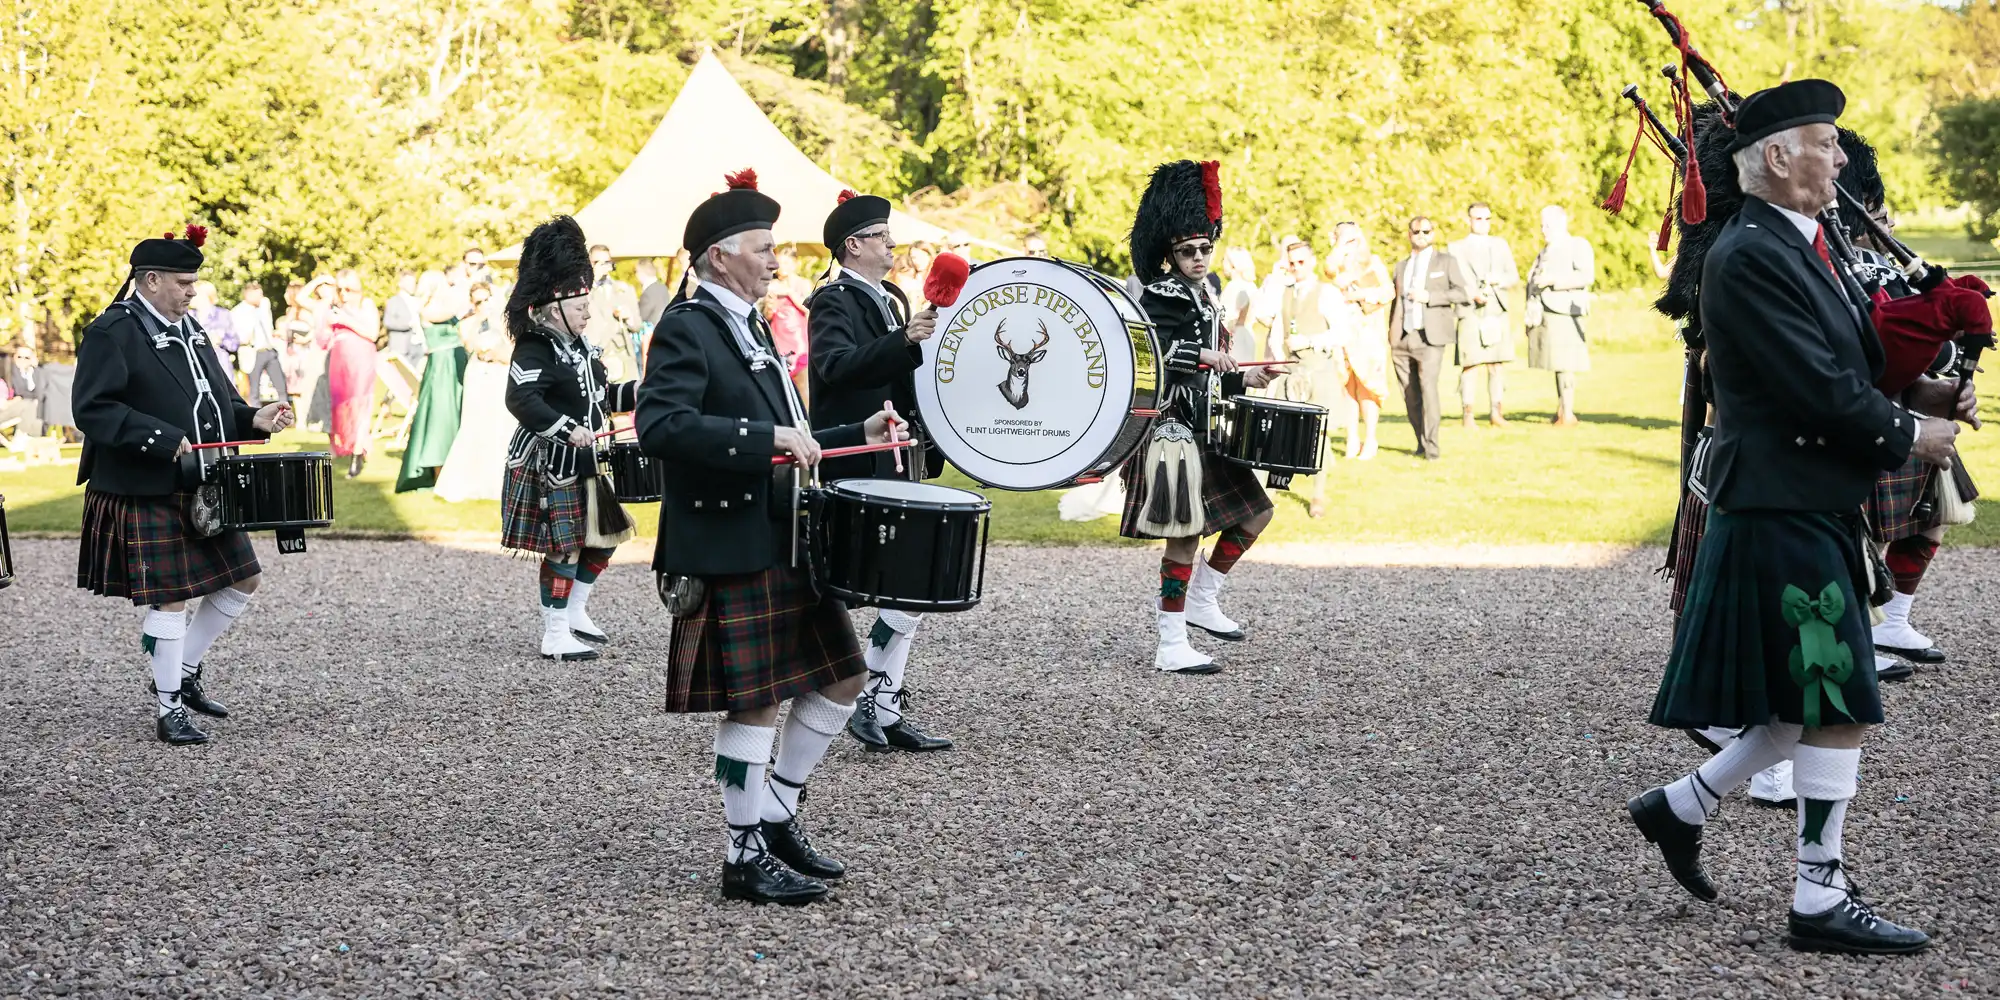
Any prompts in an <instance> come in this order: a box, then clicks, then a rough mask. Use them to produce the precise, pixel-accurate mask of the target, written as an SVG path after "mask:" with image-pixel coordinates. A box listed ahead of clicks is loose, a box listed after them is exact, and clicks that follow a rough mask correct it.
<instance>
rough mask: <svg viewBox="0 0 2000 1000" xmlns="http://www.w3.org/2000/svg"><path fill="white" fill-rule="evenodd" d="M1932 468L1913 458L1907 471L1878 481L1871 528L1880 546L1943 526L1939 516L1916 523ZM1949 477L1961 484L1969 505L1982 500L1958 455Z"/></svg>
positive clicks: (1870, 500)
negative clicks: (1918, 507) (1918, 509)
mask: <svg viewBox="0 0 2000 1000" xmlns="http://www.w3.org/2000/svg"><path fill="white" fill-rule="evenodd" d="M1930 468H1931V466H1930V465H1929V464H1928V463H1926V462H1925V461H1924V460H1923V459H1921V458H1917V457H1915V456H1911V458H1910V460H1909V461H1907V462H1904V463H1903V467H1902V468H1900V469H1897V470H1895V471H1893V472H1885V473H1883V474H1882V477H1881V478H1880V479H1877V480H1875V492H1874V493H1873V494H1872V495H1870V496H1869V498H1868V524H1869V526H1870V527H1871V528H1872V529H1873V530H1874V533H1875V540H1876V541H1878V542H1895V541H1901V540H1902V539H1905V538H1909V537H1911V536H1913V535H1920V534H1923V533H1924V532H1925V531H1927V530H1929V529H1931V528H1935V527H1937V526H1938V524H1939V516H1938V515H1935V514H1934V515H1932V517H1931V519H1930V520H1929V521H1918V520H1917V519H1916V516H1915V514H1916V506H1917V501H1918V500H1919V499H1921V498H1922V496H1923V493H1924V480H1925V478H1927V476H1926V474H1927V473H1928V472H1929V471H1930ZM1949 475H1950V476H1951V477H1952V479H1953V480H1954V481H1956V482H1957V484H1958V493H1959V495H1960V496H1962V497H1964V498H1965V501H1966V502H1967V503H1971V502H1972V501H1973V500H1976V499H1978V498H1979V489H1978V487H1976V486H1974V485H1973V483H1972V477H1971V476H1970V475H1968V474H1967V473H1966V471H1965V463H1964V462H1962V461H1959V460H1957V457H1956V456H1955V455H1954V457H1953V461H1952V463H1951V472H1950V473H1949Z"/></svg>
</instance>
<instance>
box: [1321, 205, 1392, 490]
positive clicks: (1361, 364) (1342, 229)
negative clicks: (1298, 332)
mask: <svg viewBox="0 0 2000 1000" xmlns="http://www.w3.org/2000/svg"><path fill="white" fill-rule="evenodd" d="M1325 276H1326V282H1327V284H1329V285H1332V286H1333V287H1334V288H1335V289H1336V290H1338V291H1339V292H1340V300H1341V311H1342V312H1343V313H1344V314H1345V316H1346V318H1345V320H1344V321H1343V322H1344V323H1345V324H1346V326H1347V329H1348V334H1347V384H1346V385H1345V386H1343V387H1342V392H1343V396H1344V398H1345V401H1346V405H1345V406H1344V407H1343V408H1342V409H1343V410H1344V413H1343V416H1345V417H1346V418H1347V457H1348V458H1354V459H1360V460H1362V461H1367V460H1368V459H1371V458H1374V457H1375V451H1376V447H1377V445H1376V438H1375V429H1376V424H1377V423H1379V422H1380V420H1381V417H1382V401H1383V400H1384V399H1387V398H1388V397H1389V300H1390V299H1392V298H1395V296H1396V287H1395V282H1393V281H1391V280H1390V279H1389V268H1388V267H1387V266H1386V265H1384V264H1383V263H1382V258H1380V257H1377V256H1376V255H1375V253H1374V251H1372V250H1370V249H1368V234H1366V233H1364V232H1363V231H1362V230H1361V224H1360V223H1358V222H1343V223H1341V224H1340V225H1338V226H1336V227H1334V230H1333V251H1332V252H1331V253H1329V254H1327V256H1326V273H1325ZM1357 420H1358V422H1359V427H1357V426H1356V423H1357ZM1357 430H1359V431H1360V442H1359V446H1358V447H1357V445H1356V440H1355V438H1356V434H1355V432H1356V431H1357Z"/></svg>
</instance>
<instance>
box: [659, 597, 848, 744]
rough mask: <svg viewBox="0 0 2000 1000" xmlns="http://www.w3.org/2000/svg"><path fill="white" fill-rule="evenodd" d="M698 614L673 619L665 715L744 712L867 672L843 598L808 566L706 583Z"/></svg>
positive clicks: (668, 657)
mask: <svg viewBox="0 0 2000 1000" xmlns="http://www.w3.org/2000/svg"><path fill="white" fill-rule="evenodd" d="M706 583H707V584H708V598H707V600H706V601H705V602H704V603H703V604H702V607H701V610H700V611H697V612H695V613H694V614H692V615H689V616H688V617H686V618H681V619H677V620H675V622H674V632H673V638H672V640H671V643H670V645H669V649H668V655H667V696H666V710H667V711H669V712H673V713H677V714H683V715H684V714H689V713H693V712H745V711H750V710H752V709H758V708H764V707H765V706H768V705H776V704H779V703H781V702H784V701H786V700H789V699H791V698H796V697H798V696H799V695H802V694H805V693H806V692H808V691H817V690H819V689H821V688H823V687H826V686H827V685H829V684H832V683H835V682H836V681H841V680H845V679H847V678H849V677H853V676H854V675H856V674H859V673H861V672H862V671H864V670H866V669H868V668H867V666H866V665H865V664H864V663H863V662H862V660H861V646H860V644H859V643H858V642H856V641H855V638H854V623H853V621H852V620H850V619H849V618H848V617H847V607H846V605H843V604H842V603H841V602H840V601H838V600H836V599H834V598H832V597H825V596H821V595H818V594H815V593H814V592H813V588H812V580H811V578H810V577H809V576H808V575H807V574H806V571H805V570H803V569H793V568H791V567H790V566H774V567H772V568H770V569H767V570H764V571H763V572H761V573H744V574H739V575H734V576H718V577H711V578H709V579H708V580H707V581H706Z"/></svg>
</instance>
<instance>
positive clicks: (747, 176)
mask: <svg viewBox="0 0 2000 1000" xmlns="http://www.w3.org/2000/svg"><path fill="white" fill-rule="evenodd" d="M722 183H724V184H727V185H729V190H731V191H740V190H745V189H748V190H751V191H755V190H757V171H756V169H755V168H752V167H744V168H743V169H741V170H738V171H736V172H735V173H733V174H724V175H723V176H722Z"/></svg>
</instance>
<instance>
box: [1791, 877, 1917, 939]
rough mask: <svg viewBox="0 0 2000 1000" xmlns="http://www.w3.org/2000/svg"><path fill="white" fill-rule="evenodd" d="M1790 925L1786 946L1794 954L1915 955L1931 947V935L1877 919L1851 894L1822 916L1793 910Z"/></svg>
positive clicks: (1873, 912) (1873, 913)
mask: <svg viewBox="0 0 2000 1000" xmlns="http://www.w3.org/2000/svg"><path fill="white" fill-rule="evenodd" d="M1789 923H1790V930H1791V937H1790V939H1789V941H1788V942H1787V943H1788V944H1790V945H1791V946H1792V948H1793V950H1795V951H1830V952H1837V953H1840V954H1845V955H1914V954H1916V953H1917V952H1920V951H1923V950H1924V949H1926V948H1929V947H1930V946H1931V938H1930V935H1928V934H1925V933H1924V932H1923V931H1920V930H1917V929H1916V928H1914V927H1904V926H1903V925H1902V924H1899V923H1896V922H1894V921H1891V920H1884V919H1882V918H1881V917H1878V916H1876V915H1875V911H1874V910H1873V909H1871V908H1870V907H1869V906H1868V904H1867V903H1864V902H1862V901H1861V899H1860V897H1858V896H1856V895H1854V893H1853V891H1852V890H1849V891H1848V894H1847V898H1846V899H1843V900H1841V901H1840V902H1839V903H1838V904H1837V905H1835V906H1834V907H1833V909H1830V910H1828V911H1826V912H1825V913H1820V914H1814V915H1812V916H1807V915H1806V914H1803V913H1800V912H1799V911H1797V910H1793V911H1792V916H1791V920H1790V921H1789Z"/></svg>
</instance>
